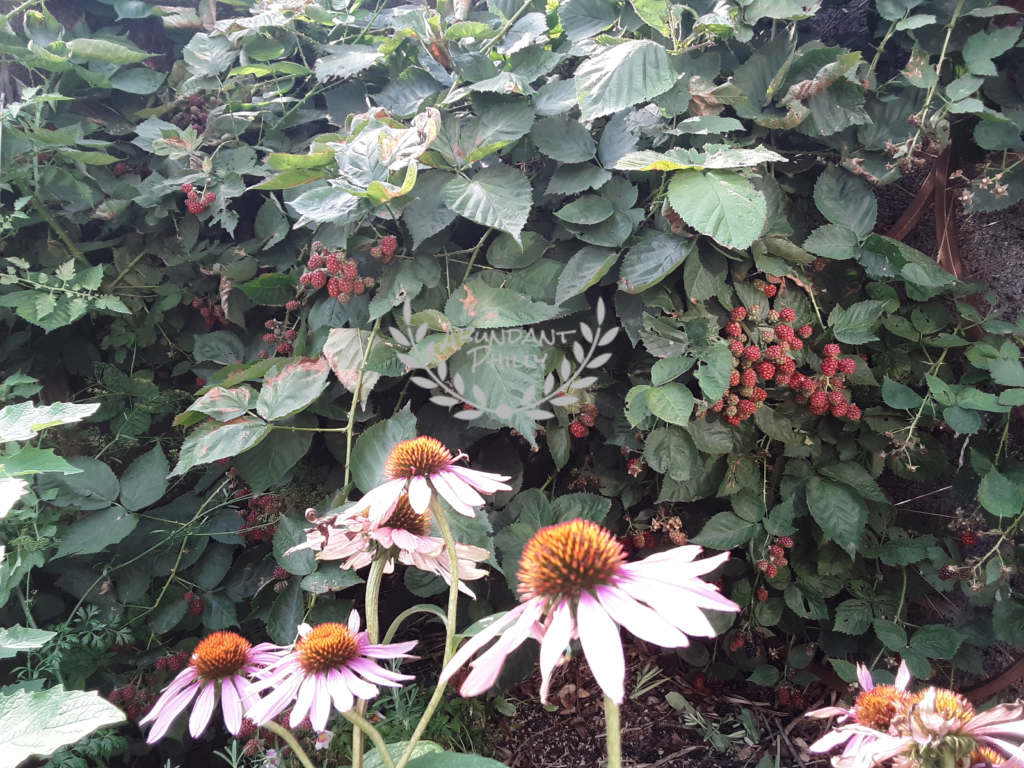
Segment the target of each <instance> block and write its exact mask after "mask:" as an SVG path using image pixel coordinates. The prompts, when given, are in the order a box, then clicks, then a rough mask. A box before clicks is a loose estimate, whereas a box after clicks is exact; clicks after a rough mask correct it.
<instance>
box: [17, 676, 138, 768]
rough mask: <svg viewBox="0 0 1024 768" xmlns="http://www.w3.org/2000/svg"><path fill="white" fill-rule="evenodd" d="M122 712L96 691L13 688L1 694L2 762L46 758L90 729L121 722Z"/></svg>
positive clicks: (59, 688)
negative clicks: (18, 689) (19, 689)
mask: <svg viewBox="0 0 1024 768" xmlns="http://www.w3.org/2000/svg"><path fill="white" fill-rule="evenodd" d="M124 719H125V718H124V714H123V713H122V712H121V710H120V709H118V708H117V707H115V706H114V705H113V704H111V703H110V702H109V701H107V700H106V699H104V698H102V697H101V696H100V695H99V694H98V693H97V692H95V691H65V690H64V688H63V687H62V686H59V685H58V686H56V687H54V688H48V689H47V690H45V691H36V692H33V693H30V692H28V691H24V690H21V691H15V692H14V693H13V694H11V695H0V730H2V732H3V733H4V734H5V736H4V753H3V761H2V765H4V766H5V768H8V767H9V768H14V766H16V765H18V764H19V763H21V762H23V761H24V760H27V759H28V758H30V757H33V756H36V757H47V756H49V755H52V754H53V753H54V752H56V751H57V750H58V749H59V748H60V747H63V746H67V745H70V744H74V743H75V742H76V741H78V740H79V739H82V738H84V737H86V736H88V735H89V734H90V733H92V732H93V731H96V730H99V729H100V728H106V727H108V726H111V725H114V724H116V723H120V722H123V721H124Z"/></svg>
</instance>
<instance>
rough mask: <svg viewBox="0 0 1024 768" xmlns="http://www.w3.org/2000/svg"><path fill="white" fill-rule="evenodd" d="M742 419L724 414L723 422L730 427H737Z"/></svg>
mask: <svg viewBox="0 0 1024 768" xmlns="http://www.w3.org/2000/svg"><path fill="white" fill-rule="evenodd" d="M741 421H742V419H741V418H740V417H739V416H726V417H725V423H726V424H728V425H729V426H730V427H738V426H739V425H740V422H741Z"/></svg>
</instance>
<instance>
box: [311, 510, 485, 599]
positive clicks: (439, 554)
mask: <svg viewBox="0 0 1024 768" xmlns="http://www.w3.org/2000/svg"><path fill="white" fill-rule="evenodd" d="M316 522H317V527H316V528H313V529H312V530H310V531H309V532H308V540H307V542H306V543H305V544H300V545H299V546H298V547H296V548H295V549H319V551H318V552H317V559H319V560H342V561H343V562H342V564H341V567H342V568H351V569H353V570H358V569H359V568H363V567H365V566H367V565H369V564H370V563H371V562H372V561H373V559H374V558H375V557H385V558H387V562H386V564H385V566H384V572H385V573H391V572H392V571H393V570H394V569H395V558H396V557H397V558H398V560H399V562H401V563H404V564H405V565H411V566H412V567H413V568H419V569H420V570H421V571H427V572H428V573H433V574H436V575H437V576H440V577H441V578H442V579H444V580H445V582H447V583H448V584H451V580H452V574H451V563H450V562H449V559H448V548H447V547H446V546H445V543H444V539H442V538H441V537H440V536H433V535H431V533H432V532H431V522H432V521H431V516H430V511H429V510H427V511H426V512H424V513H423V514H420V513H419V512H416V510H414V509H413V508H412V505H411V504H410V503H409V496H408V495H407V494H404V493H403V494H402V495H401V496H400V497H399V499H398V503H397V504H396V505H395V508H394V510H392V512H391V514H390V515H389V516H388V518H387V520H385V521H375V520H374V519H373V518H372V517H370V516H369V514H368V511H367V510H366V509H363V510H361V511H359V512H356V513H355V514H352V513H351V512H346V513H344V514H343V515H342V516H340V517H338V518H335V519H334V520H333V521H332V522H331V523H329V524H328V525H326V526H321V525H320V524H319V523H320V521H316ZM455 554H456V557H457V558H458V565H459V589H460V590H461V591H462V592H465V593H466V594H467V595H469V596H470V597H472V598H474V599H475V598H476V595H475V594H473V591H472V590H471V589H469V587H467V586H465V585H464V584H463V583H462V582H463V581H472V580H474V579H480V578H483V577H484V576H486V575H487V571H485V570H482V569H480V568H477V567H476V564H477V563H479V562H482V561H484V560H486V559H487V558H488V557H490V553H489V552H488V551H487V550H486V549H481V548H480V547H474V546H472V545H469V544H458V543H457V544H456V545H455Z"/></svg>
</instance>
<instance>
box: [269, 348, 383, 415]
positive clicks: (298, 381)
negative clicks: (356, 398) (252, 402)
mask: <svg viewBox="0 0 1024 768" xmlns="http://www.w3.org/2000/svg"><path fill="white" fill-rule="evenodd" d="M329 373H330V368H329V366H328V360H327V358H326V357H318V358H317V359H315V360H313V359H311V358H308V357H305V358H302V359H301V360H299V361H298V362H296V363H291V364H288V365H283V366H275V367H274V368H271V369H270V370H269V371H267V375H266V377H265V378H264V379H263V389H262V390H260V396H259V399H258V400H257V401H256V413H258V414H259V415H260V416H262V417H263V418H264V419H266V420H267V421H274V420H276V419H286V418H288V417H289V416H291V415H293V414H295V413H298V412H299V411H301V410H302V409H303V408H305V407H306V406H308V405H309V404H310V403H312V402H313V401H314V400H316V399H317V398H318V397H320V394H321V393H322V392H323V391H324V390H325V389H326V388H327V375H328V374H329ZM364 378H365V377H364Z"/></svg>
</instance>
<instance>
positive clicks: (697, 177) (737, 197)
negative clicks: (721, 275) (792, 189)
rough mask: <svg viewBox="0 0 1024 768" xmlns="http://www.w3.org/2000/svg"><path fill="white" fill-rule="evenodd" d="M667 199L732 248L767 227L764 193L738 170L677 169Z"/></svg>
mask: <svg viewBox="0 0 1024 768" xmlns="http://www.w3.org/2000/svg"><path fill="white" fill-rule="evenodd" d="M668 200H669V203H670V204H671V205H672V207H673V208H674V209H675V210H676V211H677V212H678V213H679V215H680V216H681V217H682V218H683V221H685V222H686V223H687V224H689V225H690V226H691V227H693V228H694V229H696V230H697V231H698V232H701V233H703V234H705V235H708V236H709V237H712V238H714V239H715V240H717V241H718V242H719V243H721V244H722V245H725V246H729V247H731V248H746V247H748V246H749V245H750V244H751V243H753V242H754V240H756V239H757V238H758V236H759V235H760V234H761V230H762V229H763V228H764V223H765V220H766V219H767V217H768V206H767V203H766V202H765V198H764V195H763V194H762V193H761V192H759V191H757V190H756V189H754V187H753V186H752V185H751V184H750V182H749V181H748V180H747V179H745V178H744V177H743V176H741V175H740V174H739V173H737V172H736V171H708V172H703V171H697V170H686V171H677V172H675V173H674V174H672V179H671V181H670V182H669V186H668Z"/></svg>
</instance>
